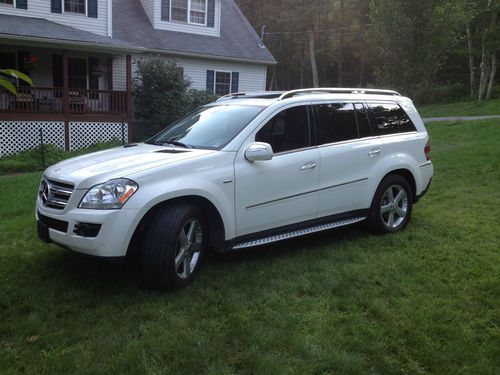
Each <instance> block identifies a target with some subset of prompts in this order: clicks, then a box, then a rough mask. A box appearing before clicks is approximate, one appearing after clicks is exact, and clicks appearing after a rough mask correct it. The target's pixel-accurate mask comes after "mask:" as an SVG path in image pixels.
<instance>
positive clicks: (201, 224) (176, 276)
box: [142, 204, 208, 289]
mask: <svg viewBox="0 0 500 375" xmlns="http://www.w3.org/2000/svg"><path fill="white" fill-rule="evenodd" d="M207 243H208V242H207V230H206V224H205V219H204V217H203V215H202V212H201V210H200V209H199V208H198V207H197V206H195V205H193V204H176V205H173V206H168V207H165V208H164V209H162V210H161V211H159V212H158V213H157V214H156V215H155V216H154V217H153V219H152V220H151V222H150V227H149V228H148V231H147V233H146V238H145V240H144V246H143V251H142V271H143V276H144V278H145V281H146V282H147V283H148V285H150V286H152V287H156V288H162V289H176V288H180V287H184V286H186V285H187V284H189V283H190V282H191V280H193V278H194V277H195V275H196V274H197V272H198V269H199V267H200V264H201V261H202V260H203V257H204V255H205V252H206V249H207Z"/></svg>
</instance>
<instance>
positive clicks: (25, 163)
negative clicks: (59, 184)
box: [0, 140, 121, 176]
mask: <svg viewBox="0 0 500 375" xmlns="http://www.w3.org/2000/svg"><path fill="white" fill-rule="evenodd" d="M120 144H121V143H120V142H119V141H118V140H116V141H111V142H104V143H97V144H94V145H92V146H89V147H86V148H82V149H80V150H75V151H63V150H61V149H59V148H57V147H56V146H54V145H51V144H48V145H45V146H44V160H43V161H42V154H41V151H40V148H39V147H37V148H33V149H30V150H26V151H23V152H21V153H19V154H16V155H11V156H4V157H0V176H1V175H8V174H14V173H26V172H34V171H39V170H43V169H44V165H43V164H44V163H45V166H49V165H52V164H55V163H57V162H59V161H61V160H64V159H68V158H71V157H74V156H78V155H83V154H87V153H89V152H94V151H101V150H105V149H107V148H111V147H116V146H119V145H120Z"/></svg>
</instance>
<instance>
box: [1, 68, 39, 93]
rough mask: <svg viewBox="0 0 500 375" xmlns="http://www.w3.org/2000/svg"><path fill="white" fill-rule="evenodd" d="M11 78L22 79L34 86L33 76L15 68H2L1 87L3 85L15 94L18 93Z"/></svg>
mask: <svg viewBox="0 0 500 375" xmlns="http://www.w3.org/2000/svg"><path fill="white" fill-rule="evenodd" d="M9 78H14V79H20V80H22V81H24V82H26V83H28V84H30V85H31V86H33V82H32V81H31V78H30V77H28V76H27V75H26V74H24V73H21V72H19V71H17V70H14V69H0V87H3V88H4V89H6V90H8V91H10V92H11V93H13V94H14V95H16V94H17V90H16V87H15V86H14V85H13V84H12V82H10V80H9Z"/></svg>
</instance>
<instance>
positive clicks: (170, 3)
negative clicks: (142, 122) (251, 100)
mask: <svg viewBox="0 0 500 375" xmlns="http://www.w3.org/2000/svg"><path fill="white" fill-rule="evenodd" d="M148 55H156V56H162V57H164V58H165V59H168V60H171V61H175V62H176V63H177V64H178V65H179V66H180V67H181V68H182V69H183V72H184V75H185V76H187V77H188V78H189V79H190V80H191V82H192V87H193V88H195V89H207V90H210V91H212V92H215V93H216V94H219V95H224V94H227V93H229V92H236V91H255V90H264V89H265V81H266V70H267V66H268V65H269V64H274V63H275V60H274V58H273V56H272V55H271V54H270V52H269V51H268V50H267V48H266V47H265V46H264V45H263V44H262V42H261V40H260V39H259V37H258V36H257V35H256V33H255V31H254V30H253V29H252V27H251V26H250V24H249V23H248V21H247V20H246V18H245V16H244V15H243V14H242V13H241V11H240V10H239V9H238V7H237V5H236V4H235V3H234V1H233V0H50V1H49V0H0V68H12V67H14V68H17V69H18V70H20V71H23V72H24V73H27V74H28V75H30V76H31V78H32V79H33V83H34V86H35V87H28V86H21V87H19V90H18V92H19V94H18V96H13V95H11V94H9V93H8V92H7V91H5V90H2V89H0V156H2V155H7V154H11V153H14V152H17V151H19V150H21V149H25V148H29V147H33V146H36V144H37V142H38V141H39V132H40V129H42V135H43V136H44V141H45V142H50V143H53V144H56V145H58V146H59V147H61V148H63V147H64V148H65V149H77V148H80V147H83V146H87V145H88V144H91V143H93V142H95V141H96V140H105V139H109V138H112V137H116V136H118V137H128V136H129V126H127V125H128V124H130V120H131V117H132V101H131V98H132V96H131V90H132V78H133V74H134V61H136V60H137V59H139V58H141V57H144V56H148Z"/></svg>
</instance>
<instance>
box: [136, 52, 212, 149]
mask: <svg viewBox="0 0 500 375" xmlns="http://www.w3.org/2000/svg"><path fill="white" fill-rule="evenodd" d="M190 84H191V83H190V81H189V80H188V79H186V78H184V77H183V74H182V71H181V70H180V69H179V68H178V67H177V65H176V64H175V63H172V62H167V61H165V60H162V59H159V58H148V59H143V60H140V61H139V62H138V64H137V78H136V79H135V81H134V103H135V121H134V123H133V125H132V126H133V132H132V134H133V137H134V140H135V141H143V140H145V139H147V138H149V137H151V136H152V135H154V134H156V133H158V132H159V131H161V130H162V129H164V128H165V127H166V126H168V125H170V124H172V123H173V122H174V121H176V120H177V119H179V118H180V117H182V116H184V115H186V114H187V113H189V112H191V111H193V110H194V109H196V108H198V107H199V106H201V105H204V104H206V103H210V102H212V101H214V100H216V99H217V96H215V95H213V94H211V93H209V92H208V91H199V90H194V89H189V86H190Z"/></svg>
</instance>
